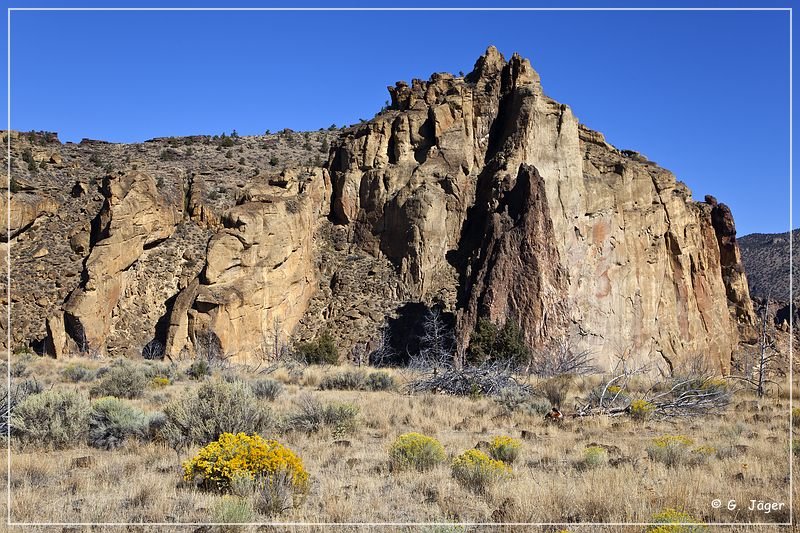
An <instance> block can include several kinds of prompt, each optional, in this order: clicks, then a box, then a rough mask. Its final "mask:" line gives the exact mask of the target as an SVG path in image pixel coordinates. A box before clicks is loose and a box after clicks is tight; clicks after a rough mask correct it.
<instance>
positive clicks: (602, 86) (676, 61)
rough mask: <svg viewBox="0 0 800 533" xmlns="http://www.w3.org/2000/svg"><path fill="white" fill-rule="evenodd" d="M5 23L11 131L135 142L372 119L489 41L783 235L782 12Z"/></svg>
mask: <svg viewBox="0 0 800 533" xmlns="http://www.w3.org/2000/svg"><path fill="white" fill-rule="evenodd" d="M756 3H757V2H752V3H751V4H750V5H753V4H756ZM66 4H67V3H65V2H61V3H60V4H59V5H62V6H63V5H66ZM220 4H222V2H220ZM481 4H483V5H487V4H491V3H490V2H485V3H484V2H482V3H481ZM586 4H587V3H584V5H586ZM11 5H12V6H18V7H22V4H20V3H13V2H12V4H11ZM27 5H34V4H32V3H28V4H27ZM36 5H38V6H46V5H48V4H47V3H44V2H43V3H37V4H36ZM51 5H52V4H51ZM75 5H81V6H92V5H102V4H98V3H93V2H90V1H89V2H81V3H79V4H75ZM128 5H139V6H145V5H147V4H143V3H138V4H135V3H128ZM162 5H163V4H162ZM173 5H181V4H178V3H175V4H173ZM184 5H192V6H200V5H213V4H212V3H208V2H202V1H199V2H194V3H192V4H184ZM238 5H241V6H244V5H248V4H246V3H240V4H238ZM284 5H285V4H284ZM307 5H311V4H307ZM338 5H357V4H354V3H352V2H351V3H349V4H348V3H340V4H338ZM361 5H363V4H361ZM372 5H379V4H375V3H373V4H372ZM395 5H398V4H397V3H395ZM449 5H454V4H449ZM459 5H461V6H469V5H471V4H470V3H469V2H465V3H461V4H459ZM473 5H475V4H473ZM505 5H515V4H511V3H507V4H505ZM516 5H521V4H519V3H518V4H516ZM527 5H535V4H530V3H528V4H527ZM571 5H573V6H579V5H581V4H580V3H573V4H571ZM592 5H595V6H596V5H598V3H597V2H594V3H593V4H592ZM613 5H615V6H623V5H630V3H627V4H626V3H625V2H621V3H620V2H618V3H615V4H613ZM638 5H642V2H639V3H638ZM659 5H665V3H663V2H662V3H660V4H659ZM671 5H673V6H674V5H676V4H671ZM695 5H696V4H695ZM718 5H722V4H718ZM725 5H728V6H730V5H736V4H735V3H726V4H725ZM742 5H746V4H742ZM759 5H760V6H763V5H770V4H765V3H760V4H759ZM772 5H775V6H779V5H783V6H786V5H790V4H787V3H783V4H777V3H776V4H772ZM11 16H12V19H11V27H12V30H11V50H12V54H11V57H12V75H11V81H12V83H11V111H12V113H11V118H12V122H11V127H12V128H13V129H17V130H30V129H36V130H51V131H57V132H59V135H60V138H61V139H62V141H79V140H80V139H81V138H83V137H89V138H95V139H105V140H111V141H118V142H134V141H142V140H145V139H148V138H152V137H157V136H167V135H190V134H218V133H221V132H223V131H227V132H230V131H231V130H233V129H236V130H237V131H238V132H239V133H240V134H243V135H244V134H257V133H263V132H264V131H265V130H267V129H270V130H273V131H276V130H279V129H281V128H284V127H289V128H292V129H294V130H306V129H318V128H320V127H327V126H329V125H330V124H332V123H335V124H339V125H341V124H350V123H354V122H357V121H358V120H359V118H370V117H371V116H373V115H374V113H375V112H376V111H377V110H378V109H379V108H380V107H381V106H382V105H383V103H384V101H385V100H387V99H388V94H387V92H386V88H385V87H386V86H387V85H389V84H393V83H394V82H395V81H397V80H401V79H403V80H410V79H411V78H414V77H417V78H427V77H428V76H429V75H430V74H431V73H432V72H440V71H450V72H458V71H464V72H469V71H470V70H471V68H472V65H473V63H474V61H475V59H476V58H477V57H478V56H479V55H480V54H481V53H482V52H483V51H484V50H485V48H486V46H487V45H489V44H494V45H495V46H497V47H498V48H499V49H500V51H501V52H502V53H504V54H505V55H506V56H510V55H511V53H513V52H515V51H516V52H519V53H520V54H522V55H523V56H525V57H528V58H530V60H531V62H532V64H533V66H534V68H535V69H536V70H537V71H538V72H539V74H540V75H541V78H542V83H543V86H544V89H545V92H546V93H547V94H548V95H550V96H552V97H553V98H555V99H557V100H559V101H560V102H563V103H566V104H569V105H570V106H571V107H572V109H573V111H574V113H575V114H576V115H577V116H578V118H579V119H580V120H581V122H583V123H585V124H587V125H588V126H589V127H591V128H594V129H598V130H600V131H602V132H603V133H604V134H605V135H606V138H607V139H608V140H609V142H611V143H612V144H614V145H616V146H618V147H620V148H629V149H635V150H637V151H640V152H642V153H644V154H646V155H647V156H648V157H649V158H651V159H653V160H654V161H656V162H658V163H659V164H660V165H661V166H664V167H666V168H668V169H670V170H672V171H673V172H674V173H675V174H676V175H677V176H678V178H679V179H681V180H683V181H684V182H686V183H687V184H688V185H689V187H690V188H691V189H692V191H693V193H694V196H695V198H698V199H702V198H703V196H704V195H705V194H713V195H714V196H716V197H717V198H718V199H719V200H720V201H723V202H725V203H728V204H729V205H730V206H731V208H732V209H733V213H734V217H735V219H736V223H737V228H738V230H739V234H740V235H744V234H747V233H752V232H780V231H786V230H787V229H788V228H789V216H788V212H789V207H788V183H789V178H788V177H789V150H790V147H789V140H788V138H789V72H788V70H789V69H788V66H789V15H788V13H787V12H720V11H714V12H694V11H693V12H688V11H681V12H663V11H659V12H643V11H635V12H597V11H581V12H568V11H555V12H401V13H399V12H347V13H341V12H340V13H331V12H252V11H251V12H52V11H36V12H23V11H15V12H13V13H12V15H11ZM4 31H5V28H4ZM3 113H5V111H3ZM4 118H5V117H4ZM795 212H797V211H795ZM795 220H797V217H796V216H795ZM797 225H798V224H797V222H795V226H797Z"/></svg>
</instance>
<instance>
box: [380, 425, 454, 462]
mask: <svg viewBox="0 0 800 533" xmlns="http://www.w3.org/2000/svg"><path fill="white" fill-rule="evenodd" d="M389 458H390V459H391V462H392V466H394V467H397V468H405V467H413V468H416V469H417V470H420V471H422V470H428V469H429V468H431V467H433V466H435V465H437V464H439V463H441V462H442V461H444V459H445V454H444V448H443V447H442V445H441V443H440V442H439V441H438V440H436V439H434V438H433V437H428V436H426V435H422V434H420V433H406V434H405V435H400V436H399V437H397V439H396V440H395V441H394V442H393V443H392V445H391V447H390V448H389Z"/></svg>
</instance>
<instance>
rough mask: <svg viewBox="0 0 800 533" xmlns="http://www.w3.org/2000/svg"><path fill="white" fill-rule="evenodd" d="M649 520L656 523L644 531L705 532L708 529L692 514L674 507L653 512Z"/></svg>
mask: <svg viewBox="0 0 800 533" xmlns="http://www.w3.org/2000/svg"><path fill="white" fill-rule="evenodd" d="M650 522H653V523H654V524H658V525H650V526H647V529H645V532H646V533H706V532H707V531H708V528H707V527H706V526H704V525H702V524H701V523H700V522H699V521H698V520H697V519H696V518H694V517H693V516H692V515H690V514H687V513H684V512H681V511H676V510H675V509H664V510H663V511H661V512H659V513H656V514H654V515H653V516H652V517H651V518H650ZM678 524H685V525H678Z"/></svg>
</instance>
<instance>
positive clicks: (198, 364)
mask: <svg viewBox="0 0 800 533" xmlns="http://www.w3.org/2000/svg"><path fill="white" fill-rule="evenodd" d="M186 375H187V376H189V379H196V380H201V379H205V378H207V377H209V376H210V375H211V365H210V364H208V361H206V360H205V359H202V358H199V359H195V360H194V362H192V364H191V365H189V368H187V369H186Z"/></svg>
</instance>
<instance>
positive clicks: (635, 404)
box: [631, 400, 656, 420]
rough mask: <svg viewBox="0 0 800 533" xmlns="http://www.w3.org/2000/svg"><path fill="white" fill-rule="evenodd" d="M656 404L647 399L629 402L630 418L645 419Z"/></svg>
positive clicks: (651, 412) (654, 408)
mask: <svg viewBox="0 0 800 533" xmlns="http://www.w3.org/2000/svg"><path fill="white" fill-rule="evenodd" d="M655 410H656V406H655V405H653V404H652V403H650V402H648V401H647V400H633V401H632V402H631V418H633V419H634V420H646V419H648V418H650V415H651V414H653V411H655Z"/></svg>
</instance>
